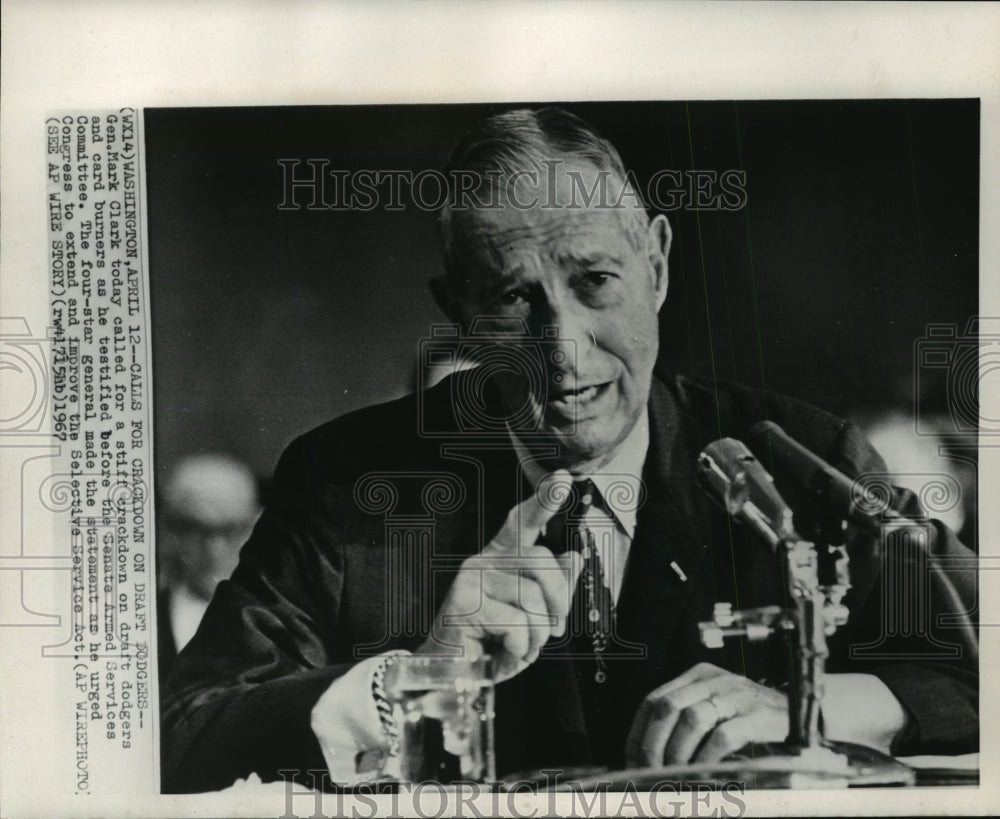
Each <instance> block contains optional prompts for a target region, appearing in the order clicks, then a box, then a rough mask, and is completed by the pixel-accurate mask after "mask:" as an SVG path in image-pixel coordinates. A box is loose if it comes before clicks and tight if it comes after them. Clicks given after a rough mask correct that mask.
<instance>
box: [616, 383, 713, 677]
mask: <svg viewBox="0 0 1000 819" xmlns="http://www.w3.org/2000/svg"><path fill="white" fill-rule="evenodd" d="M649 417H650V448H649V453H648V455H647V457H646V464H645V467H644V469H643V481H644V484H645V487H646V492H647V496H646V500H645V502H644V503H643V506H642V508H641V509H640V510H639V513H638V518H637V521H636V536H635V539H634V540H633V542H632V546H631V548H630V550H629V559H628V565H627V569H626V575H625V581H624V583H623V585H622V591H621V596H620V600H619V605H618V625H619V631H620V634H621V636H622V637H623V638H625V639H627V640H630V641H634V642H637V643H640V644H642V645H643V646H645V649H646V659H645V661H644V662H642V663H636V664H635V668H634V673H633V674H632V680H633V683H634V690H635V692H637V693H641V696H645V694H647V693H649V691H651V690H652V689H653V688H655V687H656V686H657V685H659V684H660V683H661V682H664V681H665V680H666V679H669V678H670V677H672V676H674V675H675V674H676V673H678V672H679V670H683V668H684V667H687V665H689V664H690V660H691V654H692V653H695V654H697V653H699V652H698V646H697V644H696V639H697V630H696V629H693V628H692V623H693V622H696V621H697V617H698V614H699V611H695V609H700V607H701V598H702V597H703V594H704V593H703V587H704V584H705V581H706V580H707V579H708V578H709V577H710V576H711V564H710V559H711V555H710V549H708V548H707V543H708V535H707V531H706V530H705V527H704V521H702V520H701V519H700V515H699V511H700V510H699V509H698V508H697V507H696V504H695V501H694V499H693V498H692V494H693V493H692V488H693V487H694V486H695V456H696V454H697V453H695V452H693V451H692V449H691V440H690V439H691V435H690V431H689V430H688V429H687V428H686V426H687V422H686V421H685V419H683V418H682V416H681V413H680V411H679V408H678V407H677V405H676V403H675V402H674V400H673V398H672V396H671V395H670V392H669V391H668V389H667V388H666V386H665V385H663V384H662V383H661V382H660V381H659V380H657V379H654V381H653V387H652V391H651V395H650V413H649ZM692 632H693V633H692ZM693 640H694V642H692V641H693Z"/></svg>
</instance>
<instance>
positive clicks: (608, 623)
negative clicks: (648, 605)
mask: <svg viewBox="0 0 1000 819" xmlns="http://www.w3.org/2000/svg"><path fill="white" fill-rule="evenodd" d="M591 507H594V508H598V509H599V508H601V497H600V494H599V493H598V492H597V489H596V488H595V487H594V484H593V482H592V481H591V480H590V479H586V480H582V481H576V482H574V483H573V485H572V490H571V493H570V497H569V498H568V499H567V500H566V502H565V503H564V504H563V506H562V508H561V509H560V510H559V512H557V513H556V514H555V515H554V516H553V517H552V519H551V520H550V521H549V523H548V525H547V526H546V528H545V537H544V538H543V541H542V542H543V543H544V544H545V545H546V546H548V547H549V548H550V549H551V550H552V552H553V554H557V555H558V554H562V553H563V552H565V551H568V550H570V549H572V550H573V551H577V552H580V554H581V555H582V556H583V569H582V570H581V572H580V579H579V581H578V582H577V587H576V590H575V592H574V594H573V602H572V605H571V606H570V612H569V617H568V621H567V625H566V637H565V638H564V639H563V640H562V641H560V642H557V643H556V645H555V646H554V647H561V646H568V648H569V652H570V656H572V657H573V659H574V660H576V661H577V662H576V668H577V675H578V677H582V676H583V675H586V674H588V673H589V674H590V675H591V676H592V678H593V680H594V682H596V683H603V682H604V681H605V680H606V679H607V666H606V664H605V652H606V650H607V648H608V641H609V639H610V637H611V636H612V634H613V633H614V620H615V604H614V598H613V597H612V594H611V590H610V589H609V588H608V585H607V582H606V580H605V576H604V566H603V563H602V560H601V554H600V550H599V549H598V545H597V539H596V538H595V536H594V531H593V529H592V527H591V526H588V525H587V523H586V521H585V520H584V518H585V516H586V514H587V510H588V509H590V508H591ZM588 660H591V661H592V662H593V666H592V669H593V670H592V671H588V665H589V663H588V662H587V661H588Z"/></svg>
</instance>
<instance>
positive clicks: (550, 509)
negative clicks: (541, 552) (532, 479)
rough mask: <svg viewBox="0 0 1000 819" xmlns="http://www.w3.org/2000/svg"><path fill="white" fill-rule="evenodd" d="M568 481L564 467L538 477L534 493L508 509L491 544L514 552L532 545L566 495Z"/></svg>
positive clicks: (570, 487)
mask: <svg viewBox="0 0 1000 819" xmlns="http://www.w3.org/2000/svg"><path fill="white" fill-rule="evenodd" d="M572 483H573V481H572V477H571V476H570V474H569V472H567V471H566V470H564V469H560V470H557V471H556V472H553V473H552V474H551V475H547V476H546V477H545V478H543V479H542V480H540V481H539V482H538V486H537V487H536V488H535V492H534V494H532V495H531V497H529V498H526V499H525V500H523V501H521V503H519V504H517V506H515V507H514V508H513V509H511V510H510V513H509V514H508V515H507V520H506V521H504V525H503V527H502V528H501V529H500V531H499V532H498V533H497V535H496V537H495V538H493V542H492V543H491V545H493V546H496V547H498V548H499V549H501V550H503V551H505V552H517V551H518V549H519V548H520V547H521V546H534V545H535V541H536V540H537V539H538V535H539V533H540V532H541V531H542V527H543V526H545V524H546V523H548V522H549V520H551V519H552V517H553V516H554V515H555V514H556V512H558V511H559V509H560V508H561V507H562V505H563V503H565V501H566V499H567V498H568V497H569V495H570V492H571V491H572Z"/></svg>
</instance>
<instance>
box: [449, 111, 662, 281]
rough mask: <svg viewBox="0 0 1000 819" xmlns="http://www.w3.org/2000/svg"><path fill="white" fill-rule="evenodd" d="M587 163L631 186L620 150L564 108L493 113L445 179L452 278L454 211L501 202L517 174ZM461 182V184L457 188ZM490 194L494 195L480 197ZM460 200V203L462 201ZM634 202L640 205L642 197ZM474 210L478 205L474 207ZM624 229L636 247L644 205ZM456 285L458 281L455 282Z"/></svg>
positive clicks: (456, 152) (464, 143) (466, 139)
mask: <svg viewBox="0 0 1000 819" xmlns="http://www.w3.org/2000/svg"><path fill="white" fill-rule="evenodd" d="M574 159H575V160H583V161H585V162H589V163H590V164H592V165H593V166H595V167H596V168H597V170H598V171H599V172H604V173H605V174H606V175H608V176H610V177H611V178H613V179H615V180H616V181H618V182H620V183H622V184H624V185H628V184H630V180H629V175H628V173H627V172H626V170H625V165H624V163H623V162H622V159H621V156H620V155H619V153H618V151H617V149H616V148H615V146H614V145H612V144H611V143H610V142H609V141H608V140H607V139H605V138H604V137H603V136H601V135H600V134H599V133H597V131H595V130H594V129H593V128H592V127H590V125H588V124H587V123H586V122H584V121H583V120H582V119H580V117H578V116H576V115H575V114H571V113H570V112H569V111H566V110H565V109H563V108H559V107H556V106H548V107H545V108H539V109H529V108H517V109H514V110H511V111H504V112H503V113H500V114H494V115H493V116H490V117H487V118H486V119H484V120H482V121H481V122H479V123H478V124H477V125H475V126H474V127H473V128H472V129H471V130H470V131H468V132H467V133H466V134H465V135H464V136H462V138H461V139H460V140H459V141H458V143H457V144H456V146H455V147H454V149H453V150H452V152H451V155H450V156H449V158H448V163H447V165H446V166H445V171H444V175H445V178H446V179H447V180H448V185H449V191H448V197H447V199H446V201H445V203H444V205H443V206H442V208H441V214H440V225H441V238H442V245H443V251H444V261H445V268H446V271H447V272H448V275H449V276H450V277H455V276H456V275H457V274H458V273H459V271H458V270H457V269H456V267H457V259H456V257H455V236H454V233H453V211H458V210H467V209H468V207H467V206H465V205H464V203H465V202H466V201H468V196H469V194H470V193H471V194H473V195H479V201H483V200H484V198H485V200H486V201H490V202H492V203H496V202H498V198H497V197H498V196H502V192H503V187H504V186H506V185H507V184H509V183H510V182H511V180H512V178H516V177H515V175H516V174H518V175H524V174H525V172H528V173H531V172H536V173H538V174H539V178H544V176H542V175H544V174H546V173H551V171H552V163H553V162H560V161H566V160H574ZM463 179H464V180H469V179H474V180H476V183H475V187H474V188H466V189H462V188H461V185H462V184H463V183H462V180H463ZM457 183H458V184H457ZM484 190H488V191H490V194H491V195H490V196H488V197H483V196H481V195H480V194H482V192H483V191H484ZM459 198H460V199H461V201H457V200H458V199H459ZM634 201H635V202H641V199H640V198H639V196H638V194H635V196H634ZM473 207H474V205H473ZM624 215H625V220H624V225H625V227H626V230H627V233H628V235H629V238H630V240H631V241H632V242H633V244H636V246H639V245H638V244H637V243H638V242H640V241H641V238H642V236H643V235H644V232H645V229H646V227H647V225H648V224H649V217H648V215H647V214H646V212H645V210H644V209H643V208H642V207H631V208H627V209H626V213H625V214H624ZM453 281H454V278H453Z"/></svg>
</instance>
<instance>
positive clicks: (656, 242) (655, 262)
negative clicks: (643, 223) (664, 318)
mask: <svg viewBox="0 0 1000 819" xmlns="http://www.w3.org/2000/svg"><path fill="white" fill-rule="evenodd" d="M673 238H674V234H673V231H671V230H670V222H668V221H667V217H666V216H664V215H663V214H662V213H660V214H658V215H656V216H654V217H653V218H652V219H650V221H649V229H648V230H647V232H646V252H647V253H648V255H649V265H650V272H651V273H652V276H653V290H654V292H655V293H656V309H657V311H659V309H660V308H661V307H662V306H663V300H664V299H666V297H667V285H668V284H669V282H670V275H669V267H668V264H667V257H668V256H669V255H670V243H671V242H672V241H673Z"/></svg>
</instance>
